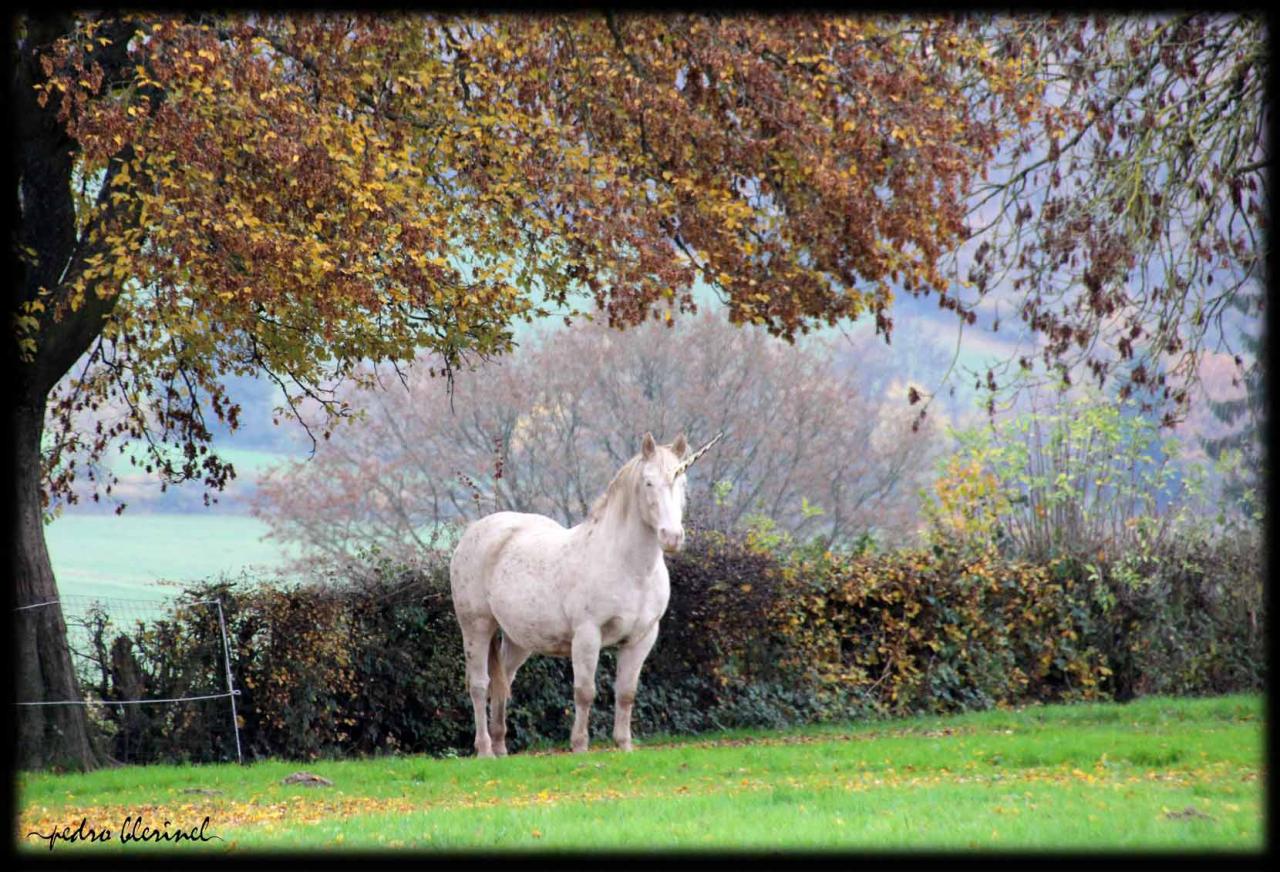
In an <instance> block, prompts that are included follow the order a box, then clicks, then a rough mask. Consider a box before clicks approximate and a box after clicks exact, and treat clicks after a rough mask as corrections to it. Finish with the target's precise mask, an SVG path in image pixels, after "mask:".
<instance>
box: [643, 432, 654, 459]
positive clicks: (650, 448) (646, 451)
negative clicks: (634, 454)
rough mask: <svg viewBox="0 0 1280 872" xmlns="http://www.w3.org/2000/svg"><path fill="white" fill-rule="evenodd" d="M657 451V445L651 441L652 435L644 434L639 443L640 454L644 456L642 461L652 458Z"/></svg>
mask: <svg viewBox="0 0 1280 872" xmlns="http://www.w3.org/2000/svg"><path fill="white" fill-rule="evenodd" d="M657 450H658V443H657V442H654V441H653V434H652V433H646V434H644V439H643V440H642V441H641V443H640V453H641V454H643V455H644V459H645V460H648V459H649V458H651V457H653V453H654V452H655V451H657Z"/></svg>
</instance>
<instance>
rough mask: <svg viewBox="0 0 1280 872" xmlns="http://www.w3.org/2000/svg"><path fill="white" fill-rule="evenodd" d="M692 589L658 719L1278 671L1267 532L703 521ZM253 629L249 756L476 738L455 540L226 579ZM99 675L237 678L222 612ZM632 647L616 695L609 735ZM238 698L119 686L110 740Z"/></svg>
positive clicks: (243, 681)
mask: <svg viewBox="0 0 1280 872" xmlns="http://www.w3.org/2000/svg"><path fill="white" fill-rule="evenodd" d="M668 566H669V569H670V573H671V583H672V595H671V605H670V608H669V611H668V613H667V615H666V616H665V617H664V618H663V625H662V633H661V635H660V636H659V641H658V644H657V645H656V647H655V648H654V651H653V652H652V654H651V655H650V657H649V659H648V661H647V662H646V664H645V668H644V672H643V673H642V675H641V689H640V693H639V695H638V698H637V701H636V708H635V715H634V730H635V732H636V734H637V735H638V736H640V737H644V736H651V735H654V734H655V733H664V732H665V733H697V732H701V731H706V730H712V729H719V728H725V727H734V726H767V727H773V726H782V725H785V724H793V723H798V722H805V721H814V720H821V719H829V718H852V717H861V716H868V715H877V714H889V713H892V714H907V713H916V712H946V711H957V710H963V709H977V708H986V707H989V706H994V705H1017V704H1021V703H1026V702H1032V701H1064V700H1075V699H1095V698H1118V699H1126V698H1129V697H1132V696H1134V695H1140V694H1147V693H1178V694H1206V693H1225V692H1230V691H1239V690H1251V689H1261V688H1262V687H1263V686H1264V680H1265V666H1264V658H1263V640H1262V627H1263V626H1265V615H1264V614H1263V606H1264V600H1263V593H1262V574H1261V567H1260V562H1259V554H1258V551H1257V548H1256V543H1253V542H1250V541H1245V540H1240V539H1234V540H1230V541H1214V542H1209V541H1194V542H1192V541H1184V542H1181V543H1178V544H1176V545H1175V546H1174V547H1173V548H1172V549H1170V551H1169V553H1168V554H1166V555H1164V556H1163V557H1162V558H1160V559H1158V560H1149V561H1147V562H1146V563H1145V564H1140V565H1136V566H1135V565H1134V564H1133V563H1132V561H1130V562H1125V563H1123V564H1106V563H1103V564H1086V563H1083V562H1078V561H1077V562H1072V561H1056V562H1054V563H1053V564H1050V565H1048V566H1036V565H1031V564H1027V563H1022V562H1017V561H1012V560H1007V559H1003V558H1000V557H998V556H995V555H992V554H978V555H963V554H959V553H948V552H946V551H944V550H941V549H932V550H915V551H899V552H893V553H883V554H863V555H857V556H851V555H839V554H831V553H829V552H820V551H816V550H814V549H793V550H779V549H777V548H768V547H765V546H763V545H762V544H761V543H760V542H759V541H757V540H755V539H753V538H752V537H751V536H749V535H748V536H738V535H726V534H722V533H717V532H707V531H702V532H693V533H692V534H691V536H690V538H689V540H688V545H687V547H686V550H685V551H684V552H682V553H681V554H679V555H676V556H673V557H670V558H668ZM214 596H216V597H220V598H221V599H222V601H223V604H224V609H225V613H226V617H227V622H228V632H229V634H230V637H231V647H232V658H233V672H234V679H235V682H236V684H237V686H238V687H239V688H241V691H242V695H241V696H240V697H239V698H238V701H237V704H238V710H239V713H240V719H241V730H240V734H241V739H242V742H243V744H244V749H245V753H246V755H247V756H249V757H284V758H294V759H313V758H316V757H320V756H330V755H350V754H375V753H395V752H405V753H429V754H435V755H450V754H466V753H470V750H471V744H472V739H473V736H472V732H471V730H472V726H471V723H472V721H471V713H470V701H469V698H468V697H467V695H466V692H465V681H464V678H463V665H462V663H463V658H462V650H461V636H460V634H459V632H458V627H457V624H456V621H455V619H454V616H453V611H452V607H451V605H450V602H449V596H448V571H447V555H440V556H438V557H437V558H435V559H434V560H433V561H432V562H431V563H430V564H429V565H428V567H427V568H426V569H424V570H421V571H416V572H413V573H406V572H402V571H397V570H395V569H394V568H391V567H385V566H383V567H376V568H373V569H371V570H370V571H369V572H367V573H365V574H363V575H362V576H361V577H356V578H350V577H347V578H329V579H323V580H321V581H319V582H317V583H315V584H312V585H308V586H300V587H294V588H287V589H282V588H280V587H275V586H269V585H253V584H245V583H243V582H241V583H234V584H233V583H228V582H225V581H224V582H217V583H206V584H203V585H199V586H196V587H194V588H192V589H190V590H188V591H187V593H186V597H187V598H189V599H192V600H202V599H208V598H210V597H214ZM90 644H91V647H92V648H93V649H94V651H95V653H94V656H93V657H92V661H93V663H94V665H93V667H92V668H91V669H90V670H86V672H85V674H84V675H83V680H84V682H85V685H86V687H87V688H88V690H89V692H90V693H91V694H93V695H97V696H99V697H100V698H103V699H120V698H139V697H147V696H150V697H158V696H166V697H172V696H181V695H186V694H189V693H192V692H195V691H199V690H207V689H208V688H210V687H219V686H221V685H222V684H223V683H224V682H225V676H224V675H223V674H222V659H221V650H220V646H221V639H220V637H219V636H218V634H217V626H216V622H211V621H210V620H209V615H208V613H207V611H205V612H201V610H199V609H197V608H190V609H185V610H179V611H178V612H176V613H175V615H174V616H173V617H172V618H171V619H168V620H164V621H158V622H152V623H150V624H146V625H135V626H133V627H115V626H113V625H111V624H110V622H109V620H108V619H107V618H106V616H100V619H99V620H98V621H97V622H96V624H95V625H94V628H93V632H92V633H91V643H90ZM613 668H614V659H613V653H612V652H611V651H606V652H604V654H603V655H602V657H601V664H600V671H599V673H598V687H599V694H598V696H597V698H596V703H595V708H594V710H593V715H592V735H593V739H594V741H595V742H597V743H599V742H608V741H609V738H608V737H609V735H610V725H611V718H612V711H613V697H612V676H613ZM571 688H572V669H571V666H570V664H569V661H568V660H566V659H560V658H552V657H533V658H531V659H530V660H529V661H528V662H527V663H526V664H525V666H524V667H523V668H522V669H521V670H520V673H519V675H518V676H517V678H516V683H515V689H514V698H513V703H512V706H511V709H510V731H509V734H508V735H509V738H508V741H509V744H510V746H511V747H512V748H513V749H514V750H517V751H518V750H520V749H522V748H525V747H528V746H529V745H530V743H532V742H535V741H538V740H546V741H551V742H555V743H560V744H565V743H567V741H568V732H569V726H570V723H571V719H572V718H571V713H572V690H571ZM230 725H231V724H230V717H229V713H228V708H227V705H226V700H225V699H224V700H215V701H210V702H208V703H193V704H185V705H182V706H146V707H144V706H121V707H104V708H103V710H102V717H101V720H100V721H99V722H98V727H99V732H100V740H101V741H102V742H103V743H104V746H105V750H106V751H107V753H109V754H111V755H112V756H114V757H115V758H116V759H120V760H127V761H130V762H152V761H179V760H185V761H211V760H219V759H233V757H234V748H235V746H234V740H233V737H232V734H231V729H230Z"/></svg>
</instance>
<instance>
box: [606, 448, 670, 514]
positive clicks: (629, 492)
mask: <svg viewBox="0 0 1280 872" xmlns="http://www.w3.org/2000/svg"><path fill="white" fill-rule="evenodd" d="M658 450H659V451H666V452H667V453H668V454H670V455H671V457H672V459H673V461H675V460H678V458H677V457H676V456H675V454H674V453H672V451H671V449H670V448H668V447H667V446H665V445H659V446H658ZM642 457H643V455H641V454H637V455H635V456H634V457H632V458H631V459H630V460H628V461H627V462H626V463H624V464H622V468H621V469H619V470H618V471H617V472H616V473H615V474H614V476H613V481H611V482H609V486H608V487H607V488H605V489H604V493H602V494H600V496H598V497H596V500H595V502H593V503H592V504H591V511H589V512H587V520H588V521H600V520H602V519H603V518H604V512H605V509H606V508H608V506H609V504H610V501H611V500H612V499H613V498H614V497H615V496H617V498H618V499H621V500H626V503H625V504H624V505H623V506H622V509H623V514H624V515H626V514H629V513H630V512H631V503H632V502H634V501H635V495H636V487H635V485H636V476H637V475H638V474H639V473H638V472H637V470H639V469H640V461H641V459H642ZM671 468H674V467H671ZM686 497H687V495H686Z"/></svg>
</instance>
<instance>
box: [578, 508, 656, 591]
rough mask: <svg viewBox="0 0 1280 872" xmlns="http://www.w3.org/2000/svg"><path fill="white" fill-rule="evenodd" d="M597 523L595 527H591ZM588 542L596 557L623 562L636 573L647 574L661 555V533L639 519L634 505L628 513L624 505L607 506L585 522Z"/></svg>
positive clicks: (618, 563) (619, 563) (616, 562)
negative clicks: (595, 517)
mask: <svg viewBox="0 0 1280 872" xmlns="http://www.w3.org/2000/svg"><path fill="white" fill-rule="evenodd" d="M593 524H594V529H589V528H590V526H591V525H593ZM583 528H588V529H584V535H585V533H586V532H590V535H589V536H586V537H585V540H586V544H585V546H584V548H585V549H586V550H587V551H589V552H591V553H592V555H593V559H596V560H598V561H599V562H600V563H602V564H613V565H615V566H616V565H621V566H622V567H623V568H625V569H626V570H628V571H630V572H634V573H636V574H642V575H647V574H648V572H649V571H650V570H651V569H653V567H654V566H655V565H656V564H657V562H658V561H659V560H661V559H662V548H661V546H660V545H659V544H658V533H657V531H656V530H654V529H653V528H652V527H650V526H649V525H648V524H646V523H644V522H643V521H642V520H640V517H639V515H638V513H637V512H636V511H635V509H634V508H633V509H632V510H631V512H630V513H625V514H624V510H623V508H622V507H620V506H617V505H613V506H606V507H605V511H604V513H603V514H602V516H601V517H600V518H599V519H598V520H595V521H588V522H587V523H586V524H584V525H583Z"/></svg>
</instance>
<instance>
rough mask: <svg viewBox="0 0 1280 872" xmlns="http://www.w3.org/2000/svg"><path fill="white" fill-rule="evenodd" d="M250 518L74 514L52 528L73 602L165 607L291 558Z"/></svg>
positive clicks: (61, 581) (62, 586) (59, 570)
mask: <svg viewBox="0 0 1280 872" xmlns="http://www.w3.org/2000/svg"><path fill="white" fill-rule="evenodd" d="M268 529H269V528H268V527H267V525H266V524H265V523H263V522H262V521H260V520H258V519H257V518H254V517H250V516H248V515H216V514H213V513H210V514H208V515H199V514H195V515H147V514H137V515H129V514H128V513H126V514H124V515H121V516H118V517H117V516H116V515H85V514H67V515H65V516H63V517H61V518H58V519H57V520H55V521H54V522H53V523H52V524H50V525H49V526H48V527H46V528H45V538H46V541H47V542H48V545H49V558H50V560H51V561H52V563H53V571H54V574H55V576H56V577H57V579H58V591H59V593H61V594H62V595H63V596H66V597H72V598H77V597H106V598H119V597H123V598H126V599H139V600H156V601H160V600H166V599H171V598H172V597H174V596H176V595H177V594H178V593H179V592H180V591H181V584H182V583H186V582H191V581H199V580H201V579H205V578H209V577H213V576H218V575H219V574H224V573H225V574H227V575H230V576H235V575H237V574H238V573H239V572H240V571H241V570H243V569H252V568H255V567H256V568H258V569H268V570H269V569H274V568H275V567H278V566H280V565H282V564H283V563H284V562H285V560H286V559H288V558H289V557H290V556H291V553H292V552H290V551H288V550H287V549H286V548H285V547H284V546H281V545H280V544H279V543H277V542H275V541H274V540H263V539H262V536H263V535H264V534H265V533H266V532H267V530H268Z"/></svg>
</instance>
